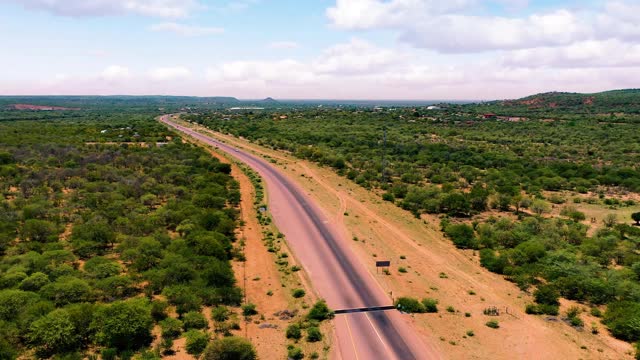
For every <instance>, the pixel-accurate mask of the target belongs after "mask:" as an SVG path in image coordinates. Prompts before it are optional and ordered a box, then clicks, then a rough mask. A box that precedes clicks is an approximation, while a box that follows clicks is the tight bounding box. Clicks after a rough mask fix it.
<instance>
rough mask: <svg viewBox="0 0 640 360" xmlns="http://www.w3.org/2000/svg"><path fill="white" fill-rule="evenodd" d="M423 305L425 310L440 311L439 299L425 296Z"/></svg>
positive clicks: (428, 311) (429, 311)
mask: <svg viewBox="0 0 640 360" xmlns="http://www.w3.org/2000/svg"><path fill="white" fill-rule="evenodd" d="M422 306H424V312H427V313H437V312H438V300H436V299H431V298H425V299H422Z"/></svg>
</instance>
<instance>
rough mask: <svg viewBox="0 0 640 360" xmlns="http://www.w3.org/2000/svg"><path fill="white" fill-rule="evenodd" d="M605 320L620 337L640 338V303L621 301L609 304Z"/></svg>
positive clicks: (632, 339) (628, 339) (625, 338)
mask: <svg viewBox="0 0 640 360" xmlns="http://www.w3.org/2000/svg"><path fill="white" fill-rule="evenodd" d="M603 322H604V323H605V324H606V325H607V326H608V327H609V329H610V330H611V333H612V334H613V336H615V337H617V338H619V339H622V340H626V341H637V340H640V303H637V302H631V301H620V302H614V303H611V304H609V306H607V311H606V312H605V314H604V320H603Z"/></svg>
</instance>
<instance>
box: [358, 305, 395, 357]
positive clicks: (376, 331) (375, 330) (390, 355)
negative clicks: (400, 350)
mask: <svg viewBox="0 0 640 360" xmlns="http://www.w3.org/2000/svg"><path fill="white" fill-rule="evenodd" d="M364 315H365V316H366V317H367V321H369V324H371V328H372V329H373V331H374V332H375V333H376V336H378V340H380V342H381V343H382V346H383V347H384V349H385V350H386V351H387V354H389V358H388V359H392V358H393V354H392V353H391V351H390V350H389V347H388V346H387V343H386V342H384V340H382V336H380V333H379V332H378V329H376V326H375V325H373V322H372V321H371V318H370V317H369V313H365V314H364Z"/></svg>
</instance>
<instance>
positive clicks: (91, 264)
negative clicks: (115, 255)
mask: <svg viewBox="0 0 640 360" xmlns="http://www.w3.org/2000/svg"><path fill="white" fill-rule="evenodd" d="M83 269H84V271H86V272H87V273H89V274H90V275H91V276H92V277H94V278H96V279H105V278H108V277H111V276H116V275H119V274H120V273H121V272H122V266H120V264H118V263H117V262H116V261H114V260H111V259H107V258H105V257H102V256H95V257H92V258H91V259H89V260H87V262H85V264H84V267H83Z"/></svg>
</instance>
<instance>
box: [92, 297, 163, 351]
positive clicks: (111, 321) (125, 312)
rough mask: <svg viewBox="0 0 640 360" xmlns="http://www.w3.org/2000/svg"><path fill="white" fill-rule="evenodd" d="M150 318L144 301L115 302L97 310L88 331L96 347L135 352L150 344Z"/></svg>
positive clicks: (151, 321)
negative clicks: (94, 335) (93, 333)
mask: <svg viewBox="0 0 640 360" xmlns="http://www.w3.org/2000/svg"><path fill="white" fill-rule="evenodd" d="M152 326H153V318H152V317H151V311H150V306H149V305H148V302H147V301H146V300H144V299H131V300H126V301H118V302H114V303H112V304H109V305H104V306H101V307H99V308H98V309H97V310H96V312H95V315H94V318H93V321H92V323H91V328H93V329H95V330H96V340H97V342H98V343H99V344H103V345H106V346H109V347H115V348H118V349H137V348H139V347H141V346H144V345H147V344H148V343H149V342H150V341H151V328H152Z"/></svg>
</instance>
